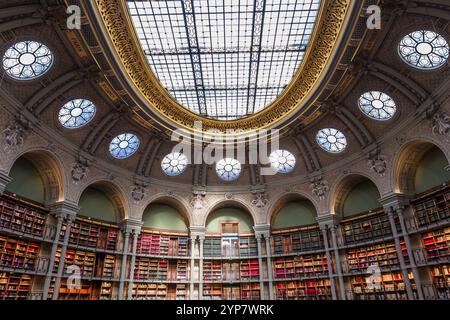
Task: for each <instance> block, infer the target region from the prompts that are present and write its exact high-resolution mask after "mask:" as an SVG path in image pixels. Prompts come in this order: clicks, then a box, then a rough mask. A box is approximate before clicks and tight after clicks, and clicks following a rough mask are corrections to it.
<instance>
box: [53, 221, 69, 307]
mask: <svg viewBox="0 0 450 320" xmlns="http://www.w3.org/2000/svg"><path fill="white" fill-rule="evenodd" d="M72 223H73V219H67V220H66V231H65V233H64V242H63V244H62V247H61V257H60V260H59V265H58V273H57V274H56V280H55V288H54V292H53V300H58V296H59V288H60V287H61V278H62V276H63V272H64V262H65V259H66V252H67V245H68V244H69V236H70V229H71V228H72ZM56 237H58V235H57V236H56Z"/></svg>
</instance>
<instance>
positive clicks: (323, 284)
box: [274, 279, 332, 300]
mask: <svg viewBox="0 0 450 320" xmlns="http://www.w3.org/2000/svg"><path fill="white" fill-rule="evenodd" d="M274 289H275V297H276V299H277V300H330V299H331V298H332V296H331V287H330V280H329V279H324V280H308V281H287V282H286V281H282V282H277V283H276V284H275V288H274Z"/></svg>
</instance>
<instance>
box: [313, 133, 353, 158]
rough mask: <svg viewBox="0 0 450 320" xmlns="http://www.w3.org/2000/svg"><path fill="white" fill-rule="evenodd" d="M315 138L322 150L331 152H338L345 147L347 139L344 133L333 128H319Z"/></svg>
mask: <svg viewBox="0 0 450 320" xmlns="http://www.w3.org/2000/svg"><path fill="white" fill-rule="evenodd" d="M316 140H317V143H318V144H319V146H320V147H321V148H322V149H323V150H325V151H328V152H331V153H340V152H342V151H344V150H345V148H346V147H347V139H346V138H345V136H344V134H343V133H342V132H341V131H339V130H337V129H334V128H325V129H321V130H319V132H318V133H317V136H316Z"/></svg>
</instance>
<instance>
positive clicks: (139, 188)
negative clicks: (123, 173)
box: [131, 184, 147, 202]
mask: <svg viewBox="0 0 450 320" xmlns="http://www.w3.org/2000/svg"><path fill="white" fill-rule="evenodd" d="M146 195H147V188H146V186H145V185H142V184H135V185H134V186H133V188H132V190H131V198H133V200H134V201H136V202H140V201H142V199H144V197H145V196H146Z"/></svg>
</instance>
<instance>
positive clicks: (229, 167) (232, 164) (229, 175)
mask: <svg viewBox="0 0 450 320" xmlns="http://www.w3.org/2000/svg"><path fill="white" fill-rule="evenodd" d="M216 173H217V175H218V176H219V178H220V179H222V180H224V181H233V180H236V179H237V178H238V177H239V175H240V174H241V163H240V162H239V161H237V160H236V159H233V158H225V159H222V160H220V161H219V162H217V164H216Z"/></svg>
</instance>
